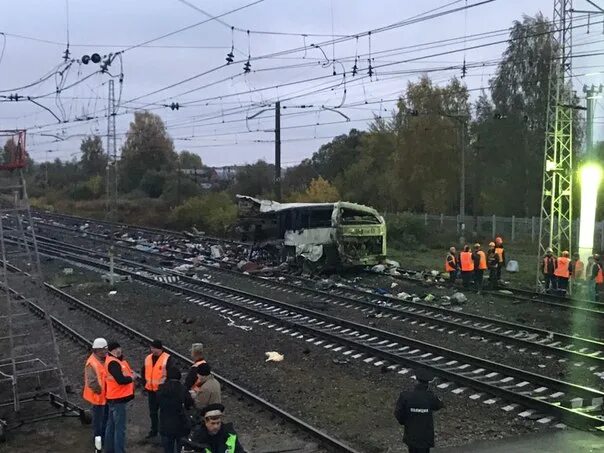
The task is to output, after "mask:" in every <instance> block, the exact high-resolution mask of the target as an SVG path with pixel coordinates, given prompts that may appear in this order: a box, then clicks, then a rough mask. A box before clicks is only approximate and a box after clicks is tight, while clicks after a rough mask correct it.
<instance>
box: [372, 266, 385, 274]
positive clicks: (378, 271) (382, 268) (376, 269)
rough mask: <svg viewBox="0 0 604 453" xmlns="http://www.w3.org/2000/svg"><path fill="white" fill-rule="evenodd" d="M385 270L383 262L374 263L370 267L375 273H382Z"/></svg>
mask: <svg viewBox="0 0 604 453" xmlns="http://www.w3.org/2000/svg"><path fill="white" fill-rule="evenodd" d="M385 270H386V266H385V265H383V264H376V265H375V266H373V267H372V268H371V272H375V273H376V274H383V273H384V271H385Z"/></svg>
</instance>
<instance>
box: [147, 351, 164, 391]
mask: <svg viewBox="0 0 604 453" xmlns="http://www.w3.org/2000/svg"><path fill="white" fill-rule="evenodd" d="M168 358H170V354H168V353H167V352H162V353H161V354H160V355H159V357H158V358H157V361H156V362H155V365H153V354H149V355H148V356H147V357H146V358H145V389H147V390H149V391H151V392H157V389H159V385H160V384H163V383H164V381H165V380H166V364H167V363H168Z"/></svg>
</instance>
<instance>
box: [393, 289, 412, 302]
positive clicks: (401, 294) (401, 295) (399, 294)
mask: <svg viewBox="0 0 604 453" xmlns="http://www.w3.org/2000/svg"><path fill="white" fill-rule="evenodd" d="M396 297H398V298H399V299H403V300H408V299H409V298H410V297H411V295H410V294H408V293H406V292H404V291H403V292H402V293H398V294H397V295H396Z"/></svg>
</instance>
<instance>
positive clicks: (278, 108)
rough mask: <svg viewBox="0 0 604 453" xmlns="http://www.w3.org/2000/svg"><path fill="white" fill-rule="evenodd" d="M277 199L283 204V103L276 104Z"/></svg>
mask: <svg viewBox="0 0 604 453" xmlns="http://www.w3.org/2000/svg"><path fill="white" fill-rule="evenodd" d="M275 199H276V200H277V201H278V202H281V101H277V102H275Z"/></svg>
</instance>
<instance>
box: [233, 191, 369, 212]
mask: <svg viewBox="0 0 604 453" xmlns="http://www.w3.org/2000/svg"><path fill="white" fill-rule="evenodd" d="M237 199H238V200H246V201H249V202H251V203H255V204H256V205H258V206H259V209H260V212H280V211H285V210H288V209H299V208H319V207H331V208H336V207H338V208H346V209H353V210H357V211H361V212H367V213H370V214H374V215H376V216H377V217H380V214H379V213H378V212H377V211H376V210H375V209H373V208H370V207H369V206H365V205H362V204H356V203H350V202H348V201H336V202H333V203H279V202H277V201H273V200H261V199H259V198H254V197H250V196H248V195H237Z"/></svg>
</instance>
